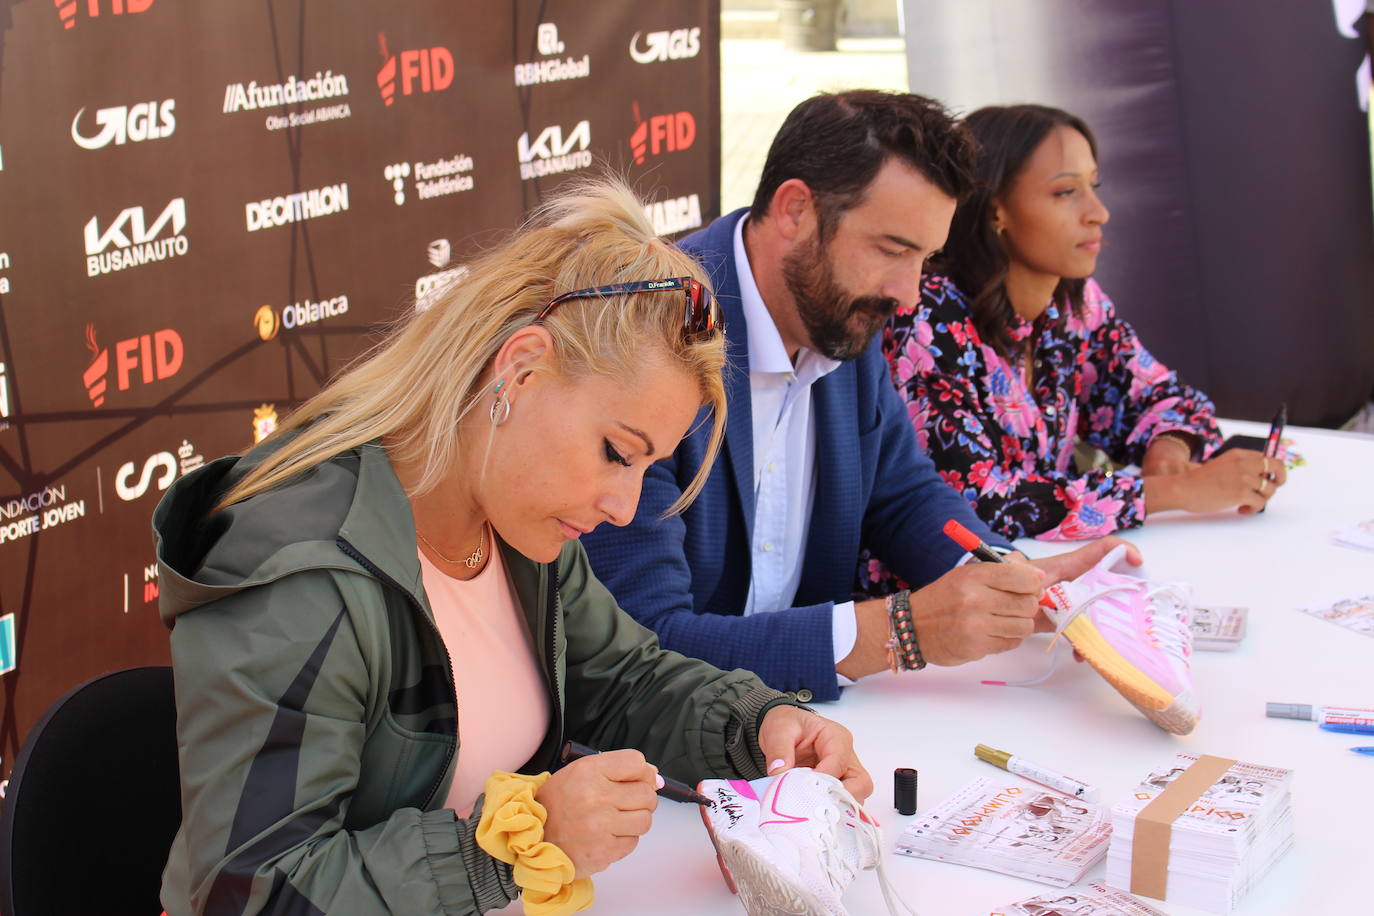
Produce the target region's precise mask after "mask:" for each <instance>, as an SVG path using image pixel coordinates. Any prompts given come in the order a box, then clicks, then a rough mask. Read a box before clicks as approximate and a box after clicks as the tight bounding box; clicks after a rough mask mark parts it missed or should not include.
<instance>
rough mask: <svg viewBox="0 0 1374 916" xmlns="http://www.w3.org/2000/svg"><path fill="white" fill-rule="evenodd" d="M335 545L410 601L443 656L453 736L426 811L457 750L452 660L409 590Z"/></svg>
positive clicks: (343, 546) (350, 547) (340, 540)
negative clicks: (427, 627) (450, 706)
mask: <svg viewBox="0 0 1374 916" xmlns="http://www.w3.org/2000/svg"><path fill="white" fill-rule="evenodd" d="M335 543H337V544H338V545H339V549H340V550H342V551H343V552H344V553H346V554H348V556H350V557H352V558H353V559H354V560H355V561H357V563H358V564H359V565H360V566H362V567H363V568H364V569H366V570H367V571H368V572H370V573H372V575H374V576H376V577H377V578H378V580H380V581H382V582H385V583H386V584H387V585H389V586H391V587H392V588H394V589H396V590H397V591H399V592H400V593H401V594H403V595H405V596H406V599H407V600H408V601H410V604H411V606H412V607H413V608H414V610H415V613H416V615H418V616H419V618H420V619H421V620H423V621H424V622H425V623H426V624H427V625H428V626H429V629H430V632H431V633H433V634H434V639H435V641H436V642H437V643H438V644H439V651H441V652H443V654H444V668H445V669H447V671H448V682H447V686H448V696H449V701H450V702H451V703H452V704H453V736H452V738H451V740H450V741H449V742H448V747H447V750H446V753H445V756H444V768H443V769H442V770H440V771H439V778H438V779H437V780H435V782H434V784H433V785H432V786H430V787H429V793H428V794H427V795H426V796H425V805H424V810H426V811H428V810H429V806H430V803H431V802H433V801H434V795H435V793H437V792H438V791H439V786H441V785H443V782H444V774H446V773H447V772H448V768H449V765H450V764H451V763H453V755H454V754H455V753H456V752H457V750H458V691H457V689H456V688H455V687H454V686H453V658H452V657H451V656H450V655H449V654H448V647H447V646H445V645H444V637H443V635H442V634H441V633H440V632H439V626H438V624H436V623H435V622H434V621H433V620H430V619H429V615H428V614H426V613H425V609H424V606H423V605H421V604H420V602H419V601H418V600H416V598H415V596H414V595H412V594H411V593H410V590H409V589H407V588H403V587H402V586H401V585H400V583H398V582H397V581H396V580H395V579H393V578H391V577H390V576H388V575H387V574H386V573H384V572H382V571H381V570H380V569H378V568H377V567H376V566H375V565H374V564H373V563H372V561H371V560H369V559H367V558H366V557H364V556H363V555H362V554H361V553H359V552H358V549H357V548H356V547H354V546H353V545H352V544H350V543H348V542H347V541H345V540H344V539H343V538H338V539H337V540H336V541H335Z"/></svg>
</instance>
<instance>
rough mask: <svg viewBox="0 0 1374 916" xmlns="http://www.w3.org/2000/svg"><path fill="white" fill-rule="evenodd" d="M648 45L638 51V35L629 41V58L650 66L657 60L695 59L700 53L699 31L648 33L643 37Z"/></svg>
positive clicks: (679, 30)
mask: <svg viewBox="0 0 1374 916" xmlns="http://www.w3.org/2000/svg"><path fill="white" fill-rule="evenodd" d="M644 43H645V44H646V45H648V47H646V48H645V49H644V50H643V51H641V50H639V33H638V32H635V34H634V37H633V38H631V39H630V57H632V58H634V60H635V63H638V64H652V63H653V62H654V61H659V60H684V59H686V58H688V57H696V56H697V54H698V53H699V52H700V51H701V29H700V28H694V29H673V30H672V31H671V32H650V33H649V34H647V35H645V36H644Z"/></svg>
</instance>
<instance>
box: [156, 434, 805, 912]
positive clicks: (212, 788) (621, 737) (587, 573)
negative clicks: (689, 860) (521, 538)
mask: <svg viewBox="0 0 1374 916" xmlns="http://www.w3.org/2000/svg"><path fill="white" fill-rule="evenodd" d="M265 448H267V446H263V447H260V448H259V449H258V450H255V451H254V452H252V453H249V455H248V456H246V457H245V458H243V459H239V458H232V457H231V458H224V459H220V460H219V461H215V462H213V463H211V464H208V465H206V466H205V467H203V468H201V469H199V470H197V471H195V472H193V473H191V474H189V475H187V476H185V477H183V478H181V479H180V480H178V481H177V482H176V484H175V485H174V486H173V487H172V488H171V489H170V490H169V491H168V493H167V494H166V496H165V497H164V498H163V500H162V502H161V503H160V504H159V505H158V507H157V511H156V513H155V514H154V517H153V528H154V532H155V534H156V538H157V551H158V566H159V569H158V575H159V578H160V596H159V597H160V607H161V614H162V617H163V620H164V621H165V622H166V624H167V625H168V626H169V627H172V628H173V629H172V635H171V644H172V659H173V668H174V671H175V676H176V695H177V696H176V700H177V743H178V750H179V755H180V764H181V786H182V811H183V820H182V825H181V830H180V832H179V833H178V834H177V837H176V840H175V842H174V844H173V846H172V852H171V857H170V859H169V861H168V863H167V867H166V870H165V872H164V874H163V885H162V903H163V905H164V906H165V907H166V909H167V912H168V914H169V916H189V914H216V916H217V914H235V916H237V914H250V913H260V912H289V913H293V914H317V913H329V914H331V916H349V914H359V916H362V914H383V913H404V914H408V916H425V914H439V913H443V914H469V913H481V912H485V911H487V910H489V909H493V908H498V907H502V906H505V905H506V904H507V903H508V902H509V901H510V900H511V899H513V898H514V896H515V895H516V894H517V893H518V891H519V889H518V888H517V887H516V886H515V885H514V884H513V883H512V881H511V870H510V868H509V867H508V866H506V865H503V864H501V863H499V862H497V861H496V860H494V859H492V858H490V857H488V856H487V855H486V854H485V853H484V852H482V851H481V850H480V849H479V848H478V847H477V845H476V843H475V842H474V840H473V832H474V830H475V829H476V825H477V820H478V817H479V816H480V814H481V800H480V799H479V801H478V805H477V808H476V810H474V812H473V814H472V817H471V818H470V819H467V820H461V819H457V818H456V816H455V814H454V812H453V811H452V810H450V809H445V808H442V807H440V806H441V805H442V804H443V802H444V799H445V797H446V795H447V791H448V788H449V784H450V782H451V781H452V777H453V767H454V760H455V758H456V756H457V754H459V753H461V750H460V748H459V747H458V740H457V717H458V715H459V714H460V709H459V704H458V703H457V700H456V697H455V693H454V687H453V676H452V669H451V667H450V660H449V656H448V653H447V652H446V651H445V648H444V644H443V642H442V640H441V639H440V636H439V632H438V630H437V629H436V627H435V624H434V619H433V615H432V613H431V611H430V607H429V603H428V599H427V598H426V596H425V591H424V587H423V586H422V584H421V578H420V565H419V560H418V557H417V553H416V548H415V529H414V522H413V520H412V517H411V512H410V506H409V502H408V500H407V498H406V496H405V493H404V491H403V490H402V488H401V485H400V482H399V481H398V480H397V479H396V475H395V473H394V472H393V471H392V468H391V464H390V462H389V460H388V459H387V456H386V453H385V451H384V450H383V449H382V448H381V446H380V445H378V444H376V443H374V444H370V445H366V446H362V447H360V448H357V449H353V450H351V451H349V452H346V453H344V454H343V455H340V456H339V457H337V458H335V459H333V460H331V461H328V462H326V463H324V464H322V465H320V466H319V467H317V468H315V469H313V470H312V471H310V472H308V473H306V474H304V475H302V476H301V477H299V478H297V479H296V480H294V481H293V482H291V483H289V484H287V485H285V486H283V487H280V488H278V489H275V490H273V491H271V492H269V493H265V494H260V495H258V496H255V497H253V498H251V499H248V500H245V501H243V502H240V503H238V504H236V505H234V506H232V507H230V508H229V509H227V510H225V511H223V512H220V513H217V514H213V515H211V514H210V510H211V508H212V507H213V505H214V504H215V502H216V501H217V500H218V498H219V497H220V495H221V494H223V493H224V492H225V491H226V489H227V487H228V486H230V485H232V483H233V482H234V481H235V480H236V479H238V477H239V476H240V475H242V474H243V473H245V471H246V469H247V468H248V467H251V466H252V465H253V464H254V463H255V462H256V461H258V460H260V459H261V455H262V454H265V451H264V449H265ZM499 548H500V550H501V551H502V556H503V558H504V560H505V563H506V567H507V569H508V570H509V574H510V577H511V581H512V582H513V584H514V587H515V591H516V594H517V597H518V601H519V605H520V607H521V608H522V609H523V611H524V613H525V615H526V619H527V620H528V622H529V627H530V631H531V633H532V634H533V637H534V645H535V648H536V651H537V654H538V656H539V661H540V664H541V667H542V670H543V673H544V677H545V681H546V683H547V684H548V687H549V697H550V703H551V707H552V711H553V712H552V717H551V721H550V723H549V728H548V732H547V734H546V735H545V738H544V741H543V743H542V745H541V746H540V748H539V751H538V752H537V753H536V754H535V755H534V757H533V758H532V759H531V760H530V761H529V763H528V764H527V765H526V766H525V767H524V768H523V769H524V770H525V771H527V772H540V771H542V770H546V769H550V768H551V767H552V766H553V764H554V760H555V756H556V753H557V749H558V748H559V747H560V745H561V744H562V742H563V741H564V740H565V739H569V738H571V739H575V740H577V741H580V742H582V743H584V744H589V745H591V746H594V747H598V748H602V749H611V748H621V747H634V748H639V749H640V750H642V751H643V752H644V754H645V756H646V757H647V758H648V759H649V760H651V761H653V762H654V763H656V764H658V765H659V767H660V768H661V769H662V770H663V772H665V773H666V774H668V775H671V776H675V777H677V778H680V779H684V780H687V781H696V780H698V779H701V778H704V777H707V776H721V775H728V776H742V777H744V778H755V777H757V776H760V775H762V770H761V766H762V763H763V760H762V757H761V755H760V753H759V750H758V745H757V740H756V735H757V729H758V723H759V721H760V720H761V719H762V716H763V714H764V713H765V712H766V711H767V710H768V709H769V708H771V707H772V706H773V705H776V704H778V703H788V702H792V701H791V700H789V699H787V698H786V697H785V696H784V695H783V694H779V693H777V692H776V691H773V690H770V689H769V688H767V687H764V686H763V685H762V683H760V682H759V680H758V679H757V678H756V677H755V676H754V675H752V674H750V673H748V672H745V671H733V672H729V673H726V672H722V671H720V670H718V669H716V668H712V667H710V666H709V665H707V664H706V663H705V662H701V661H697V660H695V659H688V658H684V657H683V656H681V655H678V654H677V653H674V652H667V651H664V650H662V649H660V648H659V645H658V641H657V638H656V637H655V636H654V634H653V633H651V632H650V631H648V630H646V629H644V628H643V627H641V626H639V625H638V624H637V623H635V622H634V621H633V620H631V619H630V617H628V616H627V615H626V614H624V613H623V612H622V611H621V610H620V609H619V608H618V607H617V606H616V603H615V600H614V599H613V598H612V597H611V595H610V593H609V592H607V591H606V589H605V588H604V587H603V586H602V585H601V583H600V582H598V581H597V580H596V578H595V577H594V576H593V575H592V573H591V570H590V568H589V567H588V565H587V558H586V555H585V554H584V553H583V551H582V547H581V545H580V544H579V543H577V542H576V541H573V542H569V543H568V544H567V545H566V546H565V547H564V549H563V551H562V552H561V553H560V554H559V556H558V559H557V560H556V561H555V562H553V563H548V564H544V563H536V562H533V561H531V560H529V559H527V558H526V557H524V556H522V555H520V554H518V553H516V552H515V551H514V550H513V549H512V548H510V547H509V546H508V545H506V544H504V543H501V544H499Z"/></svg>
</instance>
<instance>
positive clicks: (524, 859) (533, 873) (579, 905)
mask: <svg viewBox="0 0 1374 916" xmlns="http://www.w3.org/2000/svg"><path fill="white" fill-rule="evenodd" d="M548 778H549V774H548V773H540V774H539V775H538V776H524V775H522V774H520V773H506V772H503V771H501V770H496V771H494V772H493V773H492V774H491V776H489V777H487V784H486V788H485V790H484V791H485V794H486V800H485V801H484V802H483V804H482V818H481V820H479V821H478V822H477V845H478V846H479V847H481V849H482V851H483V852H485V853H486V854H487V855H489V856H491V857H492V858H493V859H500V860H501V861H502V862H505V863H506V864H507V865H514V866H515V873H514V878H515V883H516V884H518V885H520V887H521V888H522V889H523V890H524V894H523V895H522V896H523V898H524V902H525V916H567V914H569V913H576V912H577V911H578V910H585V909H586V908H587V907H589V906H591V905H592V879H591V878H579V879H577V880H576V881H574V880H573V876H574V875H575V874H576V869H574V868H573V863H572V859H570V858H568V854H567V853H566V852H564V851H563V850H561V849H559V848H558V847H557V846H555V845H553V844H552V843H546V842H544V821H545V820H547V819H548V816H549V812H548V811H547V810H546V809H545V808H544V806H543V805H541V804H539V802H537V801H535V798H534V793H535V791H536V790H537V789H538V788H539V787H540V786H542V785H543V784H544V783H545V782H546V781H548Z"/></svg>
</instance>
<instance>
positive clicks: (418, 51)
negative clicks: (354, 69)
mask: <svg viewBox="0 0 1374 916" xmlns="http://www.w3.org/2000/svg"><path fill="white" fill-rule="evenodd" d="M377 43H378V45H379V46H380V48H381V52H382V68H381V69H380V70H378V71H377V91H378V92H380V93H381V95H382V104H383V105H387V106H390V105H391V104H393V103H394V102H395V101H396V87H397V85H398V83H399V85H400V87H401V95H411V94H413V93H416V92H443V91H444V90H445V89H447V88H448V87H449V86H452V85H453V52H451V51H450V50H449V49H448V48H442V47H433V48H415V49H412V50H409V51H401V52H400V53H399V54H390V53H388V52H387V49H386V35H384V34H378V35H377Z"/></svg>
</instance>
